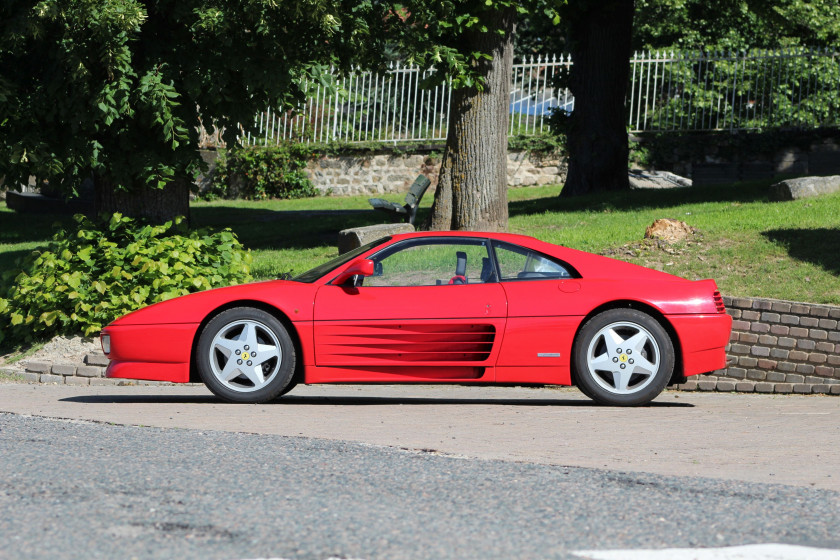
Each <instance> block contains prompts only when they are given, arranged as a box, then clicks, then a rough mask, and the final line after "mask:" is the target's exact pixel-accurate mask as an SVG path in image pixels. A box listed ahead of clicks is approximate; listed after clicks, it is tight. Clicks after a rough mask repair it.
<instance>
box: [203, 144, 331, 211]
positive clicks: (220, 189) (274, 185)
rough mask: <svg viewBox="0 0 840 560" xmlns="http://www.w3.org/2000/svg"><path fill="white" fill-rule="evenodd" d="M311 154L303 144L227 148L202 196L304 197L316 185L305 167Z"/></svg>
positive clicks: (253, 198) (257, 198) (314, 192)
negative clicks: (208, 186) (308, 175)
mask: <svg viewBox="0 0 840 560" xmlns="http://www.w3.org/2000/svg"><path fill="white" fill-rule="evenodd" d="M309 157H310V151H309V149H308V148H307V147H306V146H304V145H302V144H281V145H279V146H272V147H259V146H250V147H245V148H234V149H232V150H229V151H228V152H227V153H226V154H225V155H224V157H223V158H222V159H221V160H220V161H219V164H218V165H217V166H216V171H215V173H214V174H213V179H212V183H211V185H210V188H209V189H208V190H207V192H205V193H203V194H202V197H203V198H206V199H214V198H245V199H248V200H263V199H266V198H305V197H309V196H316V195H317V194H318V191H317V189H315V186H314V185H313V184H312V181H310V180H309V177H307V175H306V173H305V171H304V169H305V168H306V161H307V159H308V158H309Z"/></svg>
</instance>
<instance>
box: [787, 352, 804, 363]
mask: <svg viewBox="0 0 840 560" xmlns="http://www.w3.org/2000/svg"><path fill="white" fill-rule="evenodd" d="M788 358H789V359H791V360H796V361H800V362H804V361H805V360H807V359H808V353H807V352H803V351H801V350H793V351H792V352H791V353H790V354H789V355H788Z"/></svg>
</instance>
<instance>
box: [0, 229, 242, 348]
mask: <svg viewBox="0 0 840 560" xmlns="http://www.w3.org/2000/svg"><path fill="white" fill-rule="evenodd" d="M75 219H76V227H74V228H72V229H68V230H59V231H58V232H57V233H56V234H55V236H54V237H53V241H52V242H51V243H50V244H49V246H48V247H47V248H46V249H45V250H43V251H33V252H32V253H31V254H30V255H29V256H27V257H25V258H24V259H23V261H22V263H21V264H20V270H18V271H10V272H7V273H6V274H5V275H4V277H3V285H4V286H7V288H6V289H5V293H0V296H2V297H0V341H3V339H4V337H5V338H7V339H8V340H6V341H4V342H8V343H11V344H17V343H21V342H27V341H31V340H35V339H38V338H45V337H49V336H53V335H56V334H76V333H82V334H84V335H90V334H94V333H96V332H98V331H99V330H100V329H101V328H102V327H103V326H104V325H106V324H108V323H109V322H111V321H113V320H114V319H116V318H117V317H120V316H122V315H124V314H126V313H128V312H130V311H134V310H136V309H139V308H141V307H144V306H146V305H149V304H152V303H155V302H159V301H164V300H167V299H170V298H174V297H178V296H181V295H184V294H187V293H190V292H196V291H200V290H206V289H209V288H215V287H219V286H226V285H229V284H236V283H241V282H246V281H248V280H250V279H251V275H250V264H251V254H250V252H249V251H247V250H245V249H244V248H243V247H242V244H241V243H240V242H239V241H238V239H237V237H236V235H235V234H234V233H233V232H231V231H230V230H227V229H226V230H222V231H219V232H216V233H213V232H211V231H209V230H199V231H188V230H187V228H186V227H185V224H184V222H183V220H182V219H181V218H178V219H176V220H174V221H170V222H166V223H165V224H162V225H154V226H153V225H143V224H140V223H138V222H135V221H134V220H132V219H130V218H126V217H123V216H122V215H120V214H114V215H113V216H112V217H111V219H110V221H109V222H108V223H107V224H105V225H103V226H102V227H98V226H96V225H94V224H93V223H92V222H91V221H89V220H88V219H87V218H85V217H84V216H81V215H79V216H76V218H75Z"/></svg>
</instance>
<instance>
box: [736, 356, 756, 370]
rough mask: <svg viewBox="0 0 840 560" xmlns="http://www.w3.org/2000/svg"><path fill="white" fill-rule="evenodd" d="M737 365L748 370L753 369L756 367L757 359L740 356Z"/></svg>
mask: <svg viewBox="0 0 840 560" xmlns="http://www.w3.org/2000/svg"><path fill="white" fill-rule="evenodd" d="M738 365H739V366H743V367H748V368H751V367H755V366H757V365H758V359H757V358H750V357H749V356H742V357H740V358H738Z"/></svg>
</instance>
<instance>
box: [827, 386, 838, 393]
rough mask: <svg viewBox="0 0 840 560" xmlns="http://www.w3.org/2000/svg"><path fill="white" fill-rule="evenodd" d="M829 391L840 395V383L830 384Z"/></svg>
mask: <svg viewBox="0 0 840 560" xmlns="http://www.w3.org/2000/svg"><path fill="white" fill-rule="evenodd" d="M828 392H829V393H830V394H832V395H840V385H829V389H828Z"/></svg>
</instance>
